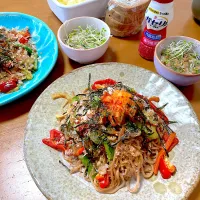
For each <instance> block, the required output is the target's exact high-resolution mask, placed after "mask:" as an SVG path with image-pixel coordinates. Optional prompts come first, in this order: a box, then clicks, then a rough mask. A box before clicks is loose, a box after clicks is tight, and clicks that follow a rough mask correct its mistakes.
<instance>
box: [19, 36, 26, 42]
mask: <svg viewBox="0 0 200 200" xmlns="http://www.w3.org/2000/svg"><path fill="white" fill-rule="evenodd" d="M19 42H20V43H21V44H26V43H27V42H28V39H27V38H25V37H21V38H20V39H19Z"/></svg>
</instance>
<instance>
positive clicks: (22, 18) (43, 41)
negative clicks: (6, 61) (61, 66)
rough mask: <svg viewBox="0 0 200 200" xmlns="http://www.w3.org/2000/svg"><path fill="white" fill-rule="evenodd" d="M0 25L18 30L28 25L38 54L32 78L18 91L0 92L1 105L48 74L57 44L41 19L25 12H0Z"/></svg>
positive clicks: (18, 95)
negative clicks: (36, 67)
mask: <svg viewBox="0 0 200 200" xmlns="http://www.w3.org/2000/svg"><path fill="white" fill-rule="evenodd" d="M0 26H3V27H6V28H8V29H11V28H17V29H19V30H20V29H24V28H26V27H28V28H29V31H30V33H31V36H32V40H33V42H34V43H35V45H36V49H37V52H38V55H39V61H38V69H37V71H35V72H34V73H33V79H32V80H27V81H24V84H23V85H22V86H21V87H20V89H19V90H18V91H15V92H12V93H8V94H4V93H0V106H2V105H5V104H7V103H10V102H12V101H14V100H16V99H18V98H19V97H21V96H23V95H25V94H27V93H28V92H30V91H31V90H33V89H34V88H35V87H37V86H38V85H39V84H40V83H41V82H42V81H43V80H44V79H45V78H46V77H47V76H48V75H49V73H50V72H51V70H52V69H53V67H54V65H55V63H56V60H57V57H58V44H57V40H56V37H55V35H54V33H53V31H52V30H51V29H50V28H49V27H48V26H47V25H46V24H45V23H44V22H43V21H41V20H40V19H38V18H36V17H33V16H30V15H27V14H23V13H18V12H1V13H0Z"/></svg>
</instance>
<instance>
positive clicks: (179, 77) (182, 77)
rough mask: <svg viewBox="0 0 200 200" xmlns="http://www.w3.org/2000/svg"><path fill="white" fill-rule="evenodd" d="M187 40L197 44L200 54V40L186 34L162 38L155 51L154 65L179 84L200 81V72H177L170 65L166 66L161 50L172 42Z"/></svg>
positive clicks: (170, 79)
mask: <svg viewBox="0 0 200 200" xmlns="http://www.w3.org/2000/svg"><path fill="white" fill-rule="evenodd" d="M180 40H185V41H187V42H193V43H194V44H196V47H195V51H196V52H197V53H198V54H199V55H200V41H198V40H196V39H193V38H190V37H186V36H171V37H167V38H165V39H164V40H161V41H160V42H159V43H158V44H157V45H156V48H155V52H154V65H155V68H156V70H157V72H158V73H159V74H160V75H161V76H163V77H164V78H166V79H167V80H169V81H171V82H172V83H174V84H176V85H178V86H187V85H192V84H194V83H196V82H198V81H200V73H199V74H183V73H179V72H176V71H174V70H172V69H170V68H168V67H166V66H165V65H164V64H163V63H162V62H161V61H160V58H161V52H162V50H163V49H164V48H165V47H167V46H168V45H169V44H170V43H171V42H173V41H175V42H177V41H180Z"/></svg>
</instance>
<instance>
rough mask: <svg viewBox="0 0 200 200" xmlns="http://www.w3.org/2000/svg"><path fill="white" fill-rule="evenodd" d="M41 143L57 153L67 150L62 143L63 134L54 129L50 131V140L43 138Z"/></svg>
mask: <svg viewBox="0 0 200 200" xmlns="http://www.w3.org/2000/svg"><path fill="white" fill-rule="evenodd" d="M42 142H43V143H44V144H46V145H47V146H50V147H51V148H53V149H56V150H58V151H65V150H66V149H67V147H66V145H65V143H64V134H63V133H62V132H60V131H58V130H56V129H52V130H50V138H44V139H43V140H42Z"/></svg>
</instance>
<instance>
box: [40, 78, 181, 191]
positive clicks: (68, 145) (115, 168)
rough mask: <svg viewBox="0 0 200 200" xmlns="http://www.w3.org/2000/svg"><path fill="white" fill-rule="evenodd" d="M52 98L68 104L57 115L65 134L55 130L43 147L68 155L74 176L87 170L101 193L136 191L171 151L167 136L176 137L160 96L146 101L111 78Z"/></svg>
mask: <svg viewBox="0 0 200 200" xmlns="http://www.w3.org/2000/svg"><path fill="white" fill-rule="evenodd" d="M53 98H54V99H57V98H66V100H67V101H66V103H65V105H64V107H63V112H62V114H61V115H57V116H56V117H57V119H58V121H59V122H60V130H59V131H58V130H55V129H53V130H51V131H50V139H47V138H45V139H43V143H45V144H47V145H49V146H51V147H53V148H55V149H57V150H60V151H62V152H63V156H64V158H65V160H66V161H67V162H69V163H70V166H71V167H70V169H71V173H75V172H82V173H83V174H84V176H85V178H86V179H87V180H88V181H91V183H92V184H93V186H94V187H95V189H96V190H97V191H98V192H102V193H114V192H116V191H118V190H119V189H120V188H122V187H124V186H127V189H128V190H129V191H130V192H137V191H138V189H139V188H140V179H141V176H143V177H144V178H150V177H151V176H152V175H153V174H157V171H158V168H159V166H158V164H159V162H160V158H163V157H166V156H167V154H168V152H169V151H170V146H171V143H169V141H168V138H170V137H171V135H173V134H174V133H173V132H172V130H171V129H170V128H169V126H168V125H169V123H170V121H169V120H168V118H167V117H166V115H165V114H164V112H163V111H162V110H161V109H162V108H157V107H156V106H155V104H153V103H152V102H153V101H154V102H155V101H156V102H158V101H159V98H158V97H151V98H147V97H144V96H142V95H140V94H138V93H137V92H136V91H134V89H132V88H129V87H128V86H125V85H124V84H122V83H121V82H115V81H114V80H112V79H106V80H101V81H97V82H95V83H94V84H93V85H92V87H90V86H89V87H88V89H86V90H85V91H84V92H83V93H81V94H77V95H75V96H73V97H69V95H68V94H66V93H65V94H64V93H63V94H61V93H59V94H55V95H54V96H53ZM163 107H164V106H163ZM174 137H175V138H176V136H174ZM174 137H173V140H174ZM176 139H177V138H176ZM167 142H168V143H167ZM171 148H173V147H172V146H171ZM161 152H162V153H161ZM168 164H169V163H168ZM170 166H172V165H171V163H170ZM172 173H174V172H172ZM132 179H135V185H134V186H132V187H131V184H130V182H131V180H132Z"/></svg>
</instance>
